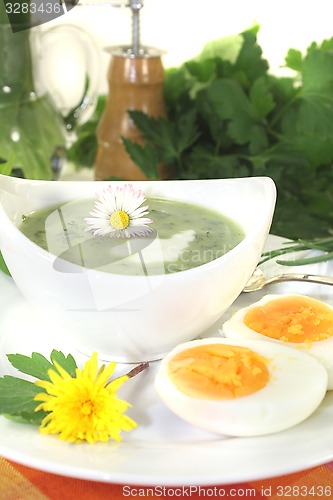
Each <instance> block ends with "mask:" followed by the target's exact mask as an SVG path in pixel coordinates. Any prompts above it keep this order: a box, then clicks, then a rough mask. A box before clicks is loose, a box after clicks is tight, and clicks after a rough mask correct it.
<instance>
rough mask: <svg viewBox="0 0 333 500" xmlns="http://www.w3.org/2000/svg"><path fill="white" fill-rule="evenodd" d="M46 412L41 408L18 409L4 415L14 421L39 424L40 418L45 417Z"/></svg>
mask: <svg viewBox="0 0 333 500" xmlns="http://www.w3.org/2000/svg"><path fill="white" fill-rule="evenodd" d="M46 415H47V413H46V412H45V411H43V410H38V411H20V412H16V413H11V414H6V413H5V414H4V417H6V418H8V419H9V420H13V421H14V422H18V423H22V424H33V425H38V426H39V425H40V424H41V423H42V420H43V419H44V418H45V417H46Z"/></svg>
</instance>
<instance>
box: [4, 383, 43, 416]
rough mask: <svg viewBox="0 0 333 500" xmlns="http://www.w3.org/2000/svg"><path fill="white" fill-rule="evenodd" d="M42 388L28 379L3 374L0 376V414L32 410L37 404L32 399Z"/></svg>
mask: <svg viewBox="0 0 333 500" xmlns="http://www.w3.org/2000/svg"><path fill="white" fill-rule="evenodd" d="M41 392H43V389H41V388H40V387H37V386H36V385H35V384H34V383H32V382H29V381H28V380H23V379H20V378H16V377H12V376H10V375H5V376H4V377H2V378H0V414H2V415H3V414H14V415H16V414H18V413H21V412H23V411H24V412H33V411H34V410H35V408H36V407H37V406H38V404H39V403H38V401H34V397H35V396H36V395H37V394H40V393H41Z"/></svg>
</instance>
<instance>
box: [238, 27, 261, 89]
mask: <svg viewBox="0 0 333 500" xmlns="http://www.w3.org/2000/svg"><path fill="white" fill-rule="evenodd" d="M258 29H259V27H258V26H253V27H252V28H251V29H249V30H246V31H244V32H243V33H241V36H242V37H243V40H244V41H243V45H242V47H241V50H240V51H239V54H238V57H237V60H236V62H235V71H243V73H244V74H245V75H247V78H248V86H251V85H252V83H253V82H254V81H255V80H256V79H257V78H259V77H261V76H263V75H265V74H266V73H267V70H268V62H267V61H266V59H264V58H263V57H262V49H261V47H260V46H259V45H258V43H257V32H258Z"/></svg>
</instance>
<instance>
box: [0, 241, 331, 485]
mask: <svg viewBox="0 0 333 500" xmlns="http://www.w3.org/2000/svg"><path fill="white" fill-rule="evenodd" d="M282 241H283V240H282V239H281V238H277V237H271V236H270V237H269V240H268V248H272V247H276V246H277V245H280V244H281V242H282ZM278 267H279V269H277V268H278ZM281 269H282V270H283V271H287V272H292V271H294V270H295V268H281V266H277V265H276V264H275V263H274V262H270V263H268V264H266V265H265V270H266V272H267V273H268V274H272V273H274V272H278V271H281ZM298 269H299V268H298ZM307 269H308V268H307ZM310 269H311V271H313V272H318V273H322V274H332V264H331V263H326V264H321V265H318V266H317V265H316V266H314V265H312V266H311V267H310ZM299 270H300V269H299ZM301 270H302V271H303V270H305V268H304V267H302V269H301ZM0 275H1V276H0V290H1V295H0V375H3V374H14V375H18V373H17V372H15V370H14V369H13V368H12V367H11V365H10V364H9V362H8V361H7V359H6V356H5V355H6V354H9V353H22V354H28V355H30V354H31V352H32V351H37V352H41V353H43V354H45V355H46V356H47V357H48V356H49V354H50V352H51V350H52V349H61V350H62V351H63V352H65V353H68V352H71V353H72V354H73V355H74V357H75V358H76V360H77V361H78V363H82V361H84V358H83V357H82V356H81V355H80V354H79V353H77V352H76V351H75V350H74V349H71V348H70V346H69V344H68V342H67V341H66V340H64V339H61V338H60V337H59V332H56V331H54V330H53V328H52V325H49V324H46V323H45V322H44V321H42V320H41V319H40V318H39V317H38V316H36V314H35V313H34V312H33V311H32V310H31V308H30V307H29V306H28V304H27V303H26V302H25V300H24V299H23V298H22V296H21V295H20V293H19V292H18V290H17V288H16V286H15V285H14V283H13V282H12V280H11V279H10V278H7V277H6V276H4V275H3V274H2V273H0ZM280 292H288V293H290V292H295V293H304V294H308V295H311V296H313V297H316V298H320V299H321V300H325V301H326V302H328V303H331V304H332V303H333V287H332V288H331V287H329V286H325V285H314V284H300V283H289V284H283V285H272V286H271V287H269V288H267V289H266V290H265V291H264V292H255V293H251V294H241V296H240V297H239V298H238V299H237V301H236V302H235V303H234V304H233V306H232V307H231V308H230V309H229V311H228V313H227V314H226V315H224V317H223V318H222V319H221V320H220V321H219V322H218V324H217V325H215V326H214V327H213V328H211V329H210V331H209V332H206V334H205V336H208V335H209V336H211V335H219V333H218V332H219V328H220V327H221V325H222V323H223V321H225V320H226V319H227V318H229V317H230V315H231V314H232V313H233V312H234V311H235V310H237V309H238V308H239V307H244V306H246V305H248V304H250V303H252V302H255V301H256V300H259V298H260V297H261V296H263V295H264V294H266V293H280ZM157 368H158V362H155V363H151V366H150V367H149V369H148V370H146V371H145V372H142V373H141V374H140V375H138V376H136V377H134V378H133V379H131V380H129V381H128V382H127V383H126V384H125V385H124V386H123V388H122V389H121V392H120V393H119V394H120V395H121V397H123V398H124V399H127V400H128V401H130V402H131V404H132V405H133V407H132V408H131V409H130V410H129V412H128V413H129V415H130V416H131V417H133V418H134V419H135V420H136V421H137V422H138V428H137V429H135V430H134V431H132V432H130V433H128V434H127V433H124V434H123V441H122V442H121V443H114V442H109V443H107V444H102V443H99V444H95V445H93V446H92V445H88V444H80V445H73V444H69V443H66V442H62V441H60V440H59V439H58V438H56V437H53V436H44V435H41V434H40V433H39V431H38V428H36V427H34V426H30V425H27V424H19V423H14V422H12V421H10V420H7V419H6V418H4V417H0V455H2V456H4V457H6V458H8V459H10V460H13V461H16V462H19V463H21V464H24V465H27V466H30V467H34V468H37V469H41V470H44V471H47V472H52V473H56V474H61V475H64V476H71V477H75V478H83V479H90V480H96V481H103V482H113V483H122V484H136V485H164V486H165V485H168V486H171V485H173V486H176V485H183V486H185V485H213V484H230V483H237V482H244V481H249V480H259V479H264V478H267V477H273V476H277V475H283V474H286V473H291V472H296V471H299V470H302V469H306V468H310V467H313V466H316V465H319V464H322V463H325V462H328V461H330V460H333V426H332V421H333V391H331V392H330V393H328V394H327V396H326V397H325V400H324V401H323V403H322V404H321V406H320V407H319V409H318V410H317V411H316V412H315V413H314V414H313V415H312V416H311V417H310V418H308V419H307V420H306V421H305V422H303V423H301V424H299V425H297V426H295V427H293V428H291V429H289V430H287V431H284V432H280V433H277V434H272V435H269V436H262V437H257V438H223V437H219V436H216V435H213V434H210V433H206V432H203V431H199V430H197V429H195V428H192V427H191V426H190V425H188V424H186V423H185V422H183V421H182V420H180V419H179V418H178V417H176V416H175V415H174V414H173V413H171V411H169V410H168V408H166V407H165V406H164V404H163V403H162V402H161V401H160V400H159V399H158V397H157V396H156V394H155V392H154V388H153V380H154V376H155V373H156V370H157ZM128 369H129V368H128V366H127V367H126V368H125V367H124V366H123V367H121V366H120V367H119V370H121V371H122V372H123V373H125V372H126V371H128Z"/></svg>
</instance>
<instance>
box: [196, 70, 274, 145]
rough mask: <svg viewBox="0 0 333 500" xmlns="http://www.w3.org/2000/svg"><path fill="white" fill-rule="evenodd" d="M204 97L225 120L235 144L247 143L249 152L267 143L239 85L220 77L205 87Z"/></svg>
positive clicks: (262, 128) (262, 130) (257, 116)
mask: <svg viewBox="0 0 333 500" xmlns="http://www.w3.org/2000/svg"><path fill="white" fill-rule="evenodd" d="M205 92H206V96H205V99H207V100H209V101H210V104H211V109H214V112H215V113H216V114H217V115H218V116H219V118H220V119H222V120H227V122H228V125H227V132H228V135H229V136H230V137H231V138H232V139H233V140H234V141H235V142H236V143H237V144H242V145H243V144H249V149H250V152H251V153H256V152H258V151H260V150H261V149H263V148H266V147H267V145H268V141H267V134H266V130H265V128H264V126H263V125H262V123H261V121H260V118H259V115H258V113H257V111H256V109H255V108H254V106H253V105H252V103H251V102H250V100H249V98H248V97H247V96H246V94H245V93H244V91H243V89H242V88H241V87H240V85H239V84H238V83H237V82H235V81H233V80H230V79H220V80H216V81H215V82H213V83H212V84H211V85H210V87H209V88H207V89H206V91H205Z"/></svg>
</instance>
